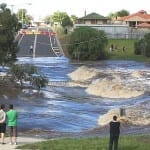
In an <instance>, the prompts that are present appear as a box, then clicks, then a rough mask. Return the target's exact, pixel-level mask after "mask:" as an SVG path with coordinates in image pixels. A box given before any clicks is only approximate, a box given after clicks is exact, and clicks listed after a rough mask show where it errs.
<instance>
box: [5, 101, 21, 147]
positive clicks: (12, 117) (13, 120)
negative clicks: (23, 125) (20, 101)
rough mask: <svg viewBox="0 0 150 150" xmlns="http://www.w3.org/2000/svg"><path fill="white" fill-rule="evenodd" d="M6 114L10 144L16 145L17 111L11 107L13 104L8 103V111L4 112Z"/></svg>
mask: <svg viewBox="0 0 150 150" xmlns="http://www.w3.org/2000/svg"><path fill="white" fill-rule="evenodd" d="M6 115H7V121H8V127H9V134H10V144H13V143H14V144H15V145H17V142H16V139H17V118H18V113H17V111H16V110H14V109H13V105H12V104H10V105H9V111H7V113H6Z"/></svg>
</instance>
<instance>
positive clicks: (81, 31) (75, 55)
mask: <svg viewBox="0 0 150 150" xmlns="http://www.w3.org/2000/svg"><path fill="white" fill-rule="evenodd" d="M69 44H70V47H69V51H68V53H69V55H70V57H71V58H72V59H78V60H100V59H105V58H106V52H105V51H104V49H105V46H106V44H107V38H106V35H105V33H104V32H103V31H100V30H96V29H94V28H90V27H79V28H76V29H75V30H74V32H73V33H72V34H71V35H70V43H69Z"/></svg>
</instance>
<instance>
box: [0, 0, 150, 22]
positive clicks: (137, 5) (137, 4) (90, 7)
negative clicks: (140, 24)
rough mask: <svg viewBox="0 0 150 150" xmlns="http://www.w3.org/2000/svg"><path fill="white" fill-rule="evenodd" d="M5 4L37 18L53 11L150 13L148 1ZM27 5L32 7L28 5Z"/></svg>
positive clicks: (33, 0)
mask: <svg viewBox="0 0 150 150" xmlns="http://www.w3.org/2000/svg"><path fill="white" fill-rule="evenodd" d="M3 2H4V3H7V5H8V7H9V8H12V7H11V5H14V6H13V11H14V12H16V11H17V10H18V9H19V8H25V9H27V11H28V14H29V15H31V16H33V17H36V19H38V18H43V17H45V16H47V15H52V14H53V12H55V11H63V12H67V13H68V15H72V14H74V15H76V16H77V17H82V16H84V12H85V10H86V13H87V14H89V13H92V12H96V13H98V14H100V15H103V16H108V15H109V14H110V13H111V12H113V13H114V12H116V11H120V10H122V9H125V10H127V11H129V12H130V13H135V12H137V11H139V10H146V11H147V12H148V13H150V0H0V4H1V3H3ZM28 3H30V4H32V5H28Z"/></svg>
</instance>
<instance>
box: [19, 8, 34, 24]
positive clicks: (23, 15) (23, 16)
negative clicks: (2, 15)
mask: <svg viewBox="0 0 150 150" xmlns="http://www.w3.org/2000/svg"><path fill="white" fill-rule="evenodd" d="M17 17H18V20H19V22H21V23H22V24H29V23H30V22H31V20H32V19H33V18H32V16H30V15H28V14H27V10H26V9H19V10H18V12H17Z"/></svg>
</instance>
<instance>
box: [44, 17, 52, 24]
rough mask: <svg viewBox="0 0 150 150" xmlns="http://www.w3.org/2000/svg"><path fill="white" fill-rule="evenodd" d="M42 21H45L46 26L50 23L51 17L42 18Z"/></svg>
mask: <svg viewBox="0 0 150 150" xmlns="http://www.w3.org/2000/svg"><path fill="white" fill-rule="evenodd" d="M44 21H45V23H46V24H50V23H52V16H46V17H45V18H44Z"/></svg>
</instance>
